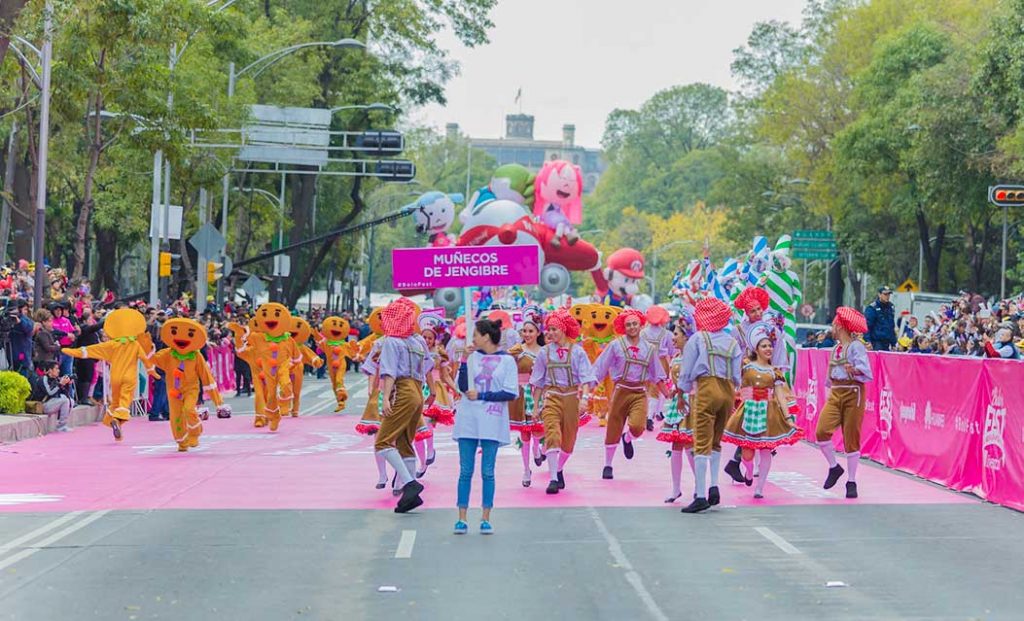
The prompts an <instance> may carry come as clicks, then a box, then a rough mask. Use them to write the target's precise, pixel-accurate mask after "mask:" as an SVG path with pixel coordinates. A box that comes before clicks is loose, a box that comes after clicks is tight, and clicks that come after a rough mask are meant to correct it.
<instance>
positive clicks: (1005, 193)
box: [988, 185, 1024, 207]
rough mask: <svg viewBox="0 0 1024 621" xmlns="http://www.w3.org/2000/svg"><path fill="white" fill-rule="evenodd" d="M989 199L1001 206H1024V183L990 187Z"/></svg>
mask: <svg viewBox="0 0 1024 621" xmlns="http://www.w3.org/2000/svg"><path fill="white" fill-rule="evenodd" d="M988 201H989V202H990V203H992V204H993V205H997V206H999V207H1020V206H1024V185H997V186H993V187H990V188H989V189H988Z"/></svg>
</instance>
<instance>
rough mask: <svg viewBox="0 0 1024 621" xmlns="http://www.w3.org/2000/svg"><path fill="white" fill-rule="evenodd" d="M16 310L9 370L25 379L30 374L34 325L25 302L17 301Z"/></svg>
mask: <svg viewBox="0 0 1024 621" xmlns="http://www.w3.org/2000/svg"><path fill="white" fill-rule="evenodd" d="M16 309H17V314H16V315H15V316H14V319H15V320H16V322H12V323H13V324H14V325H13V326H12V327H11V369H12V370H14V371H17V372H18V373H21V374H22V375H23V376H25V378H26V379H27V378H28V377H29V374H31V373H32V333H33V332H34V331H35V327H36V324H35V322H33V321H32V318H31V317H29V315H28V313H29V307H28V301H27V300H18V301H17V306H16Z"/></svg>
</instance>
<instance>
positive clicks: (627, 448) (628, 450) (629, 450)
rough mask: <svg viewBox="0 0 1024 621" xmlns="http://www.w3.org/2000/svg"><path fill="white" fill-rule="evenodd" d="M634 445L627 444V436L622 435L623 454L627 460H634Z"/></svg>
mask: <svg viewBox="0 0 1024 621" xmlns="http://www.w3.org/2000/svg"><path fill="white" fill-rule="evenodd" d="M633 452H634V451H633V443H632V442H626V434H622V454H623V455H625V456H626V459H633Z"/></svg>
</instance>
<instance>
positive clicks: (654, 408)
mask: <svg viewBox="0 0 1024 621" xmlns="http://www.w3.org/2000/svg"><path fill="white" fill-rule="evenodd" d="M657 413H658V399H657V398H655V397H647V420H654V415H655V414H657Z"/></svg>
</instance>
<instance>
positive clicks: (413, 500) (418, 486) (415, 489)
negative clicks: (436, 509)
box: [395, 481, 423, 513]
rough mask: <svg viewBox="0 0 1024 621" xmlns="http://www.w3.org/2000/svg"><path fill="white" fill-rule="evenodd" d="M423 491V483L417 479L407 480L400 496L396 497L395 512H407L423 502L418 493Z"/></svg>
mask: <svg viewBox="0 0 1024 621" xmlns="http://www.w3.org/2000/svg"><path fill="white" fill-rule="evenodd" d="M422 491H423V484H422V483H420V482H419V481H409V482H408V483H406V484H405V487H403V488H402V497H401V498H399V499H398V506H396V507H395V513H408V512H409V511H412V510H413V509H415V508H416V507H418V506H420V505H422V504H423V499H422V498H420V493H421V492H422Z"/></svg>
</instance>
